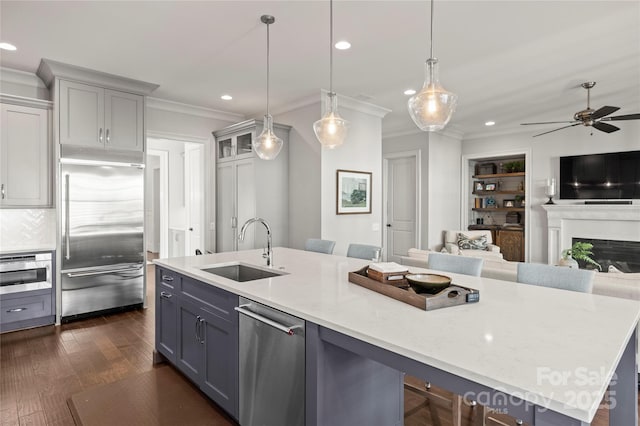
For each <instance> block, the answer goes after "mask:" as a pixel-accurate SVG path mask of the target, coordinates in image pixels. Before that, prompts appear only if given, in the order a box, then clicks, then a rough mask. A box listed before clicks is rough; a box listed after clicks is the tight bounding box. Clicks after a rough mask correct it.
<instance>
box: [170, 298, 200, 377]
mask: <svg viewBox="0 0 640 426" xmlns="http://www.w3.org/2000/svg"><path fill="white" fill-rule="evenodd" d="M199 312H200V307H199V306H198V305H197V304H195V303H193V302H191V301H189V300H185V299H184V298H181V299H178V353H177V361H178V368H179V369H180V370H181V371H182V372H183V373H184V374H186V375H187V377H189V378H190V379H191V380H193V381H194V382H196V384H198V385H199V384H200V382H201V376H202V364H203V362H204V356H203V355H204V351H203V348H202V346H203V345H202V343H201V339H200V333H199V331H200V328H201V326H202V323H201V321H200V319H201V317H200V315H199Z"/></svg>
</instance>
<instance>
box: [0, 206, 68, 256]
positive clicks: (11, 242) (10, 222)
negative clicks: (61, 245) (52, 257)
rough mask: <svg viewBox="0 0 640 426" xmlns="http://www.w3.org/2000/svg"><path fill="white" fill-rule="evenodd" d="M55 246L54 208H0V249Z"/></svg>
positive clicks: (48, 247)
mask: <svg viewBox="0 0 640 426" xmlns="http://www.w3.org/2000/svg"><path fill="white" fill-rule="evenodd" d="M55 246H56V211H55V209H0V251H14V250H22V249H24V250H31V249H53V248H55Z"/></svg>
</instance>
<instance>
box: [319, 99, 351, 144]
mask: <svg viewBox="0 0 640 426" xmlns="http://www.w3.org/2000/svg"><path fill="white" fill-rule="evenodd" d="M337 98H338V97H337V96H336V94H335V93H332V92H330V93H328V94H327V106H326V111H325V113H324V115H323V116H322V118H321V119H320V120H318V121H316V122H315V123H313V131H314V133H315V134H316V138H318V141H320V144H321V145H322V146H325V147H327V148H335V147H337V146H340V145H342V144H343V143H344V140H345V138H346V137H347V131H348V130H349V122H348V121H347V120H345V119H344V118H342V117H340V115H339V114H338V99H337Z"/></svg>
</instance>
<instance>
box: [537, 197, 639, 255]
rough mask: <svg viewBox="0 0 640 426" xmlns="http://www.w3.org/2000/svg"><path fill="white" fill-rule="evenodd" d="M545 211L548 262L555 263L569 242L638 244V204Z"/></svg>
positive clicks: (554, 207)
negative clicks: (634, 242) (630, 242)
mask: <svg viewBox="0 0 640 426" xmlns="http://www.w3.org/2000/svg"><path fill="white" fill-rule="evenodd" d="M542 208H544V209H545V211H546V212H547V233H548V234H547V248H548V257H547V262H548V263H549V264H554V263H556V262H557V261H558V259H559V258H560V255H561V253H562V250H564V249H567V248H569V247H571V239H572V238H573V237H579V238H599V239H606V240H618V241H640V204H630V205H629V204H623V205H616V204H591V205H585V204H544V205H542Z"/></svg>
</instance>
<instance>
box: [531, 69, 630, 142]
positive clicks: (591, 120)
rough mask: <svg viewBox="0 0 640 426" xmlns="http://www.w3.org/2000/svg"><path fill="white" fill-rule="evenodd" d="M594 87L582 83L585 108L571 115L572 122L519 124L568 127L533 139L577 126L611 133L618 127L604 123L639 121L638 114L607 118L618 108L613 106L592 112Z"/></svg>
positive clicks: (589, 83) (590, 83)
mask: <svg viewBox="0 0 640 426" xmlns="http://www.w3.org/2000/svg"><path fill="white" fill-rule="evenodd" d="M595 85H596V82H595V81H587V82H586V83H582V84H581V85H580V86H582V87H584V88H585V89H587V108H586V109H583V110H582V111H578V112H576V113H575V114H574V115H573V121H546V122H541V123H521V125H523V126H529V125H535V124H567V123H569V125H568V126H563V127H560V128H558V129H554V130H549V131H548V132H544V133H539V134H537V135H534V136H533V137H534V138H535V137H538V136H542V135H546V134H547V133H551V132H557V131H558V130H562V129H566V128H568V127H573V126H578V125H580V124H582V125H583V126H587V127H594V128H596V129H598V130H600V131H601V132H605V133H612V132H616V131H618V130H620V128H619V127H616V126H613V125H611V124H608V123H603V122H604V121H621V120H640V114H627V115H615V116H613V117H607V115H609V114H613V113H614V112H616V111H617V110H619V109H620V108H619V107H614V106H603V107H602V108H600V109H597V110H594V109H592V108H591V106H590V103H591V88H592V87H593V86H595Z"/></svg>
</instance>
